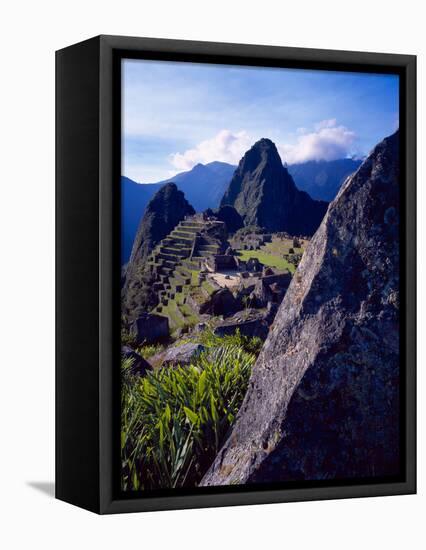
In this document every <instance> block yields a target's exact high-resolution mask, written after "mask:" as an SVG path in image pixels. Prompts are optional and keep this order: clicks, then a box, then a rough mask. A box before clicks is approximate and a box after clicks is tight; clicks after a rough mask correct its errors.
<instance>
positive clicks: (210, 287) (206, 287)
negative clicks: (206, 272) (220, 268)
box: [201, 281, 216, 295]
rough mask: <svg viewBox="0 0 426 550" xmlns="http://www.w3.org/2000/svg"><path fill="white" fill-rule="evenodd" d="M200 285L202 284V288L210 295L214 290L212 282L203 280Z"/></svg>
mask: <svg viewBox="0 0 426 550" xmlns="http://www.w3.org/2000/svg"><path fill="white" fill-rule="evenodd" d="M201 286H202V287H203V288H204V290H206V291H207V292H208V293H209V294H210V295H212V294H213V293H214V292H215V291H216V289H215V287H214V286H213V285H212V284H210V283H209V282H208V281H203V282H202V283H201Z"/></svg>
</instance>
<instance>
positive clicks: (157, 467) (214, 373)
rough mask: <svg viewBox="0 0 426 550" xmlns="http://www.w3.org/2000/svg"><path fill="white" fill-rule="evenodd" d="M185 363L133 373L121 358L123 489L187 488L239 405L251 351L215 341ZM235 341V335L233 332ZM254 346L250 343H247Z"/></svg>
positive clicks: (198, 477)
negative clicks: (144, 373) (140, 374)
mask: <svg viewBox="0 0 426 550" xmlns="http://www.w3.org/2000/svg"><path fill="white" fill-rule="evenodd" d="M213 338H214V339H215V338H217V337H215V336H214V335H213V337H212V335H209V336H208V338H207V337H206V342H207V340H208V342H209V343H208V349H207V350H206V351H205V352H204V353H203V354H201V355H200V356H199V358H198V359H197V360H195V361H194V364H192V365H191V366H189V367H185V368H183V367H178V368H174V369H172V368H163V369H160V370H158V371H154V372H152V373H149V374H148V375H147V376H146V377H144V378H141V379H135V378H134V377H132V376H131V374H130V370H129V369H130V366H131V364H130V365H129V361H128V360H124V361H123V363H122V375H123V376H122V380H123V383H122V424H121V456H122V489H123V490H129V489H130V490H147V489H148V490H149V489H162V488H171V487H185V486H194V485H197V483H199V481H200V480H201V478H202V477H203V475H204V473H205V472H206V471H207V469H208V467H209V466H210V464H211V463H212V461H213V459H214V457H215V456H216V454H217V452H218V451H219V449H220V447H221V445H222V443H223V441H224V439H225V436H226V433H227V432H228V430H229V428H230V426H231V425H232V423H233V422H234V419H235V416H236V414H237V412H238V410H239V408H240V405H241V403H242V400H243V398H244V395H245V393H246V389H247V384H248V380H249V376H250V372H251V368H252V365H253V363H254V361H255V359H256V355H255V354H254V353H252V352H248V351H246V349H247V348H249V347H250V346H249V345H248V343H247V342H245V341H244V342H245V347H246V349H244V348H243V346H241V345H235V343H232V344H230V343H229V342H231V341H232V339H234V342H235V341H236V339H235V336H234V337H229V339H228V341H226V338H228V337H225V339H221V346H220V347H217V346H216V347H209V346H211V344H212V343H213ZM238 338H239V341H242V340H241V338H242V337H241V336H239V337H238ZM254 347H255V348H256V349H257V345H255V346H254Z"/></svg>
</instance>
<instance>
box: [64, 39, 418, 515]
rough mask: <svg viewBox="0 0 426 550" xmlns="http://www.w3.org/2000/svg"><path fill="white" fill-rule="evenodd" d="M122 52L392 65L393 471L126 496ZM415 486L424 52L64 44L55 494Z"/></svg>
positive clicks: (403, 490) (237, 496) (198, 500)
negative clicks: (396, 452) (396, 272)
mask: <svg viewBox="0 0 426 550" xmlns="http://www.w3.org/2000/svg"><path fill="white" fill-rule="evenodd" d="M122 57H126V58H129V57H136V58H143V59H164V60H178V61H198V62H203V63H226V64H237V65H256V66H270V67H271V66H272V67H298V68H311V69H323V70H344V71H361V72H375V73H395V74H398V75H399V76H400V135H401V179H402V183H403V184H402V185H401V189H402V191H403V192H402V195H401V199H402V213H403V214H402V220H401V222H402V223H401V226H402V235H401V236H402V240H401V297H402V299H401V307H402V313H403V315H402V319H401V337H402V338H401V340H402V350H403V351H404V353H403V354H402V356H401V373H402V376H401V403H402V409H403V410H401V413H402V414H401V418H402V434H403V441H401V448H402V450H403V454H404V460H403V472H402V474H401V476H400V478H399V479H397V480H383V482H380V483H379V482H377V483H376V482H375V483H367V482H362V481H360V482H359V483H355V482H354V483H351V484H347V483H335V484H331V483H327V484H325V483H324V482H323V483H320V482H318V483H310V484H307V483H304V484H303V486H296V485H294V486H292V485H288V486H286V488H282V487H265V486H259V487H254V486H249V487H244V488H241V487H235V488H234V487H217V488H203V489H197V490H193V491H186V492H172V491H170V492H169V493H168V494H147V495H141V494H137V495H135V496H133V497H131V496H130V497H129V496H128V495H123V494H120V492H119V485H118V482H117V478H118V474H117V471H118V468H119V452H118V451H117V445H118V438H117V436H118V430H119V414H118V412H119V406H120V402H119V386H120V381H119V369H118V368H116V367H117V364H118V361H119V359H120V342H119V334H120V331H119V326H118V325H119V320H120V315H119V314H117V312H118V311H119V308H120V260H119V252H120V250H119V229H118V227H119V222H120V215H119V203H120V193H119V185H118V182H119V178H120V154H119V151H120V146H121V137H120V100H119V98H120V80H119V77H118V72H117V71H118V66H119V62H120V60H121V58H122ZM415 492H416V57H415V56H411V55H395V54H382V53H365V52H349V51H331V50H314V49H302V48H284V47H274V46H255V45H242V44H222V43H210V42H193V41H182V40H163V39H152V38H132V37H119V36H98V37H95V38H92V39H90V40H87V41H84V42H81V43H79V44H76V45H73V46H70V47H67V48H64V49H62V50H59V51H58V52H56V498H58V499H61V500H64V501H66V502H69V503H72V504H75V505H77V506H81V507H83V508H86V509H88V510H91V511H93V512H97V513H100V514H106V513H120V512H138V511H149V510H170V509H182V508H195V507H211V506H230V505H241V504H261V503H272V502H290V501H302V500H320V499H335V498H350V497H367V496H381V495H383V496H384V495H400V494H409V493H415Z"/></svg>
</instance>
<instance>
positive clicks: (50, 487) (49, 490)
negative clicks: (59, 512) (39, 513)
mask: <svg viewBox="0 0 426 550" xmlns="http://www.w3.org/2000/svg"><path fill="white" fill-rule="evenodd" d="M27 486H28V487H31V488H32V489H36V491H40V492H41V493H44V494H45V495H47V496H48V497H50V498H55V483H54V482H53V481H27Z"/></svg>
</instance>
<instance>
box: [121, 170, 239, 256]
mask: <svg viewBox="0 0 426 550" xmlns="http://www.w3.org/2000/svg"><path fill="white" fill-rule="evenodd" d="M234 170H235V166H232V165H231V164H227V163H226V162H210V163H208V164H197V165H196V166H194V168H192V169H191V170H188V171H187V172H181V173H180V174H176V175H175V176H173V177H172V178H169V179H167V180H163V181H160V182H158V183H146V184H139V183H136V182H135V181H133V180H131V179H129V178H126V177H124V176H122V178H121V204H122V209H121V211H122V218H123V222H124V223H123V226H122V238H121V250H122V254H121V256H122V263H123V264H124V263H126V262H127V261H128V259H129V257H130V253H131V250H132V246H133V240H134V238H135V235H136V231H137V228H138V224H139V221H140V218H141V216H142V214H143V212H144V210H145V208H146V206H147V204H148V202H149V200H150V199H151V198H152V197H153V196H154V194H155V193H156V192H157V191H158V190H159V189H160V188H161V187H162V186H163V185H165V184H166V183H175V184H176V185H177V187H178V188H179V189H180V191H183V193H184V194H185V197H186V198H187V199H188V201H189V203H190V204H191V205H192V206H193V207H194V208H195V210H196V211H197V212H202V211H203V210H206V209H207V208H216V207H217V206H219V202H220V199H221V198H222V197H223V193H224V192H225V189H226V187H227V185H228V184H229V181H230V180H231V178H232V174H233V173H234Z"/></svg>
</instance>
